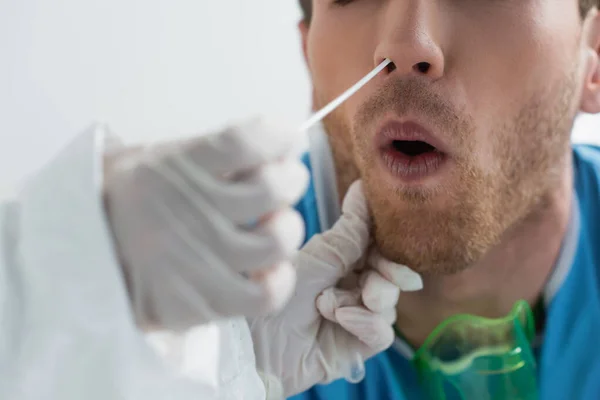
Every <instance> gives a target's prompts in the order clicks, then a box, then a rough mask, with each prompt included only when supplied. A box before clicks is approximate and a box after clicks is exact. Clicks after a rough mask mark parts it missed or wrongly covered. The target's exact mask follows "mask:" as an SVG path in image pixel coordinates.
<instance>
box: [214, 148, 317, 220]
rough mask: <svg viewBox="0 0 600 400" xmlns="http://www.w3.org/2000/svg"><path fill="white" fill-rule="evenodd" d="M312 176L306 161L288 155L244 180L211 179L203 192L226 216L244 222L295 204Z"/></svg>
mask: <svg viewBox="0 0 600 400" xmlns="http://www.w3.org/2000/svg"><path fill="white" fill-rule="evenodd" d="M309 179H310V178H309V173H308V170H307V169H306V167H305V166H304V164H302V162H301V161H299V160H296V159H292V158H288V159H285V160H282V161H280V162H275V163H269V164H266V165H264V166H262V167H260V168H259V169H258V170H256V171H254V172H252V173H251V174H249V175H248V176H246V177H245V179H244V180H243V181H238V182H222V181H217V180H212V181H211V182H209V183H208V184H207V185H206V186H205V188H204V190H203V192H204V194H205V195H206V197H207V198H209V199H210V201H211V203H212V204H213V207H215V208H216V209H217V210H218V211H219V212H220V213H221V214H223V215H224V216H225V217H226V218H227V219H229V220H231V221H232V222H233V223H235V224H240V225H243V224H248V223H251V222H253V221H257V220H258V219H260V218H261V217H263V216H265V215H267V214H270V213H272V212H275V211H277V210H279V209H281V208H284V207H289V206H291V205H293V204H296V203H297V202H298V201H299V200H300V198H301V197H302V195H303V194H304V192H305V191H306V188H307V187H308V182H309Z"/></svg>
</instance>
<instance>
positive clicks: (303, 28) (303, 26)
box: [298, 20, 316, 111]
mask: <svg viewBox="0 0 600 400" xmlns="http://www.w3.org/2000/svg"><path fill="white" fill-rule="evenodd" d="M309 29H310V26H309V25H308V23H307V22H306V21H305V20H301V21H300V22H298V30H299V31H300V37H301V39H302V54H303V55H304V62H305V63H306V67H307V68H308V72H309V74H310V59H309V57H308V30H309ZM315 96H316V94H315V90H314V88H313V90H312V108H313V111H315V107H316V99H315Z"/></svg>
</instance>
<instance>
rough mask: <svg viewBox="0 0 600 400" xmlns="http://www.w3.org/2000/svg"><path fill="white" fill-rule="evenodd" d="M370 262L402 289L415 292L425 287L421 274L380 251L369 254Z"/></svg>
mask: <svg viewBox="0 0 600 400" xmlns="http://www.w3.org/2000/svg"><path fill="white" fill-rule="evenodd" d="M369 264H370V265H371V267H372V268H374V269H375V270H377V271H378V272H379V273H380V274H381V275H382V276H383V277H384V278H385V279H387V280H388V281H390V282H392V283H393V284H394V285H396V286H398V287H399V288H400V290H401V291H404V292H415V291H418V290H421V289H423V279H422V278H421V275H419V274H418V273H416V272H415V271H413V270H411V269H410V268H408V267H407V266H405V265H401V264H396V263H394V262H392V261H389V260H387V259H385V258H383V256H381V254H380V253H379V252H378V251H375V250H374V251H372V252H371V254H370V255H369Z"/></svg>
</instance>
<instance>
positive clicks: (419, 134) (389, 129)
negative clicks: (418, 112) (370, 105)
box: [377, 119, 447, 153]
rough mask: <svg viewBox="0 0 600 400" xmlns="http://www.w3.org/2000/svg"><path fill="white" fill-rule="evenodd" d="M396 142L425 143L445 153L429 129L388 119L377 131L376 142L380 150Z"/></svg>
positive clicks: (441, 143)
mask: <svg viewBox="0 0 600 400" xmlns="http://www.w3.org/2000/svg"><path fill="white" fill-rule="evenodd" d="M396 140H402V141H414V142H416V141H420V142H425V143H427V144H429V145H431V146H433V147H435V148H436V150H438V151H439V152H441V153H446V152H447V147H446V145H445V144H444V142H442V140H440V139H439V138H438V137H436V136H435V135H434V134H433V133H432V132H431V131H430V130H429V129H427V128H425V127H424V126H423V125H421V124H420V123H418V122H415V121H411V120H406V121H400V120H397V119H388V120H386V121H385V122H384V123H383V124H382V125H381V128H380V129H379V130H378V131H377V142H378V144H379V147H380V148H383V147H387V146H389V145H390V144H392V143H393V142H394V141H396Z"/></svg>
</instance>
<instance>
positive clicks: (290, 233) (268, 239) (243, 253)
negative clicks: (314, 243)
mask: <svg viewBox="0 0 600 400" xmlns="http://www.w3.org/2000/svg"><path fill="white" fill-rule="evenodd" d="M304 235H305V230H304V220H303V219H302V216H301V215H300V214H299V213H298V212H297V211H296V210H293V209H285V210H281V211H278V212H276V213H275V214H273V215H272V216H271V217H270V218H269V219H268V220H267V221H266V222H264V223H263V224H261V225H260V226H258V227H257V228H255V229H254V230H252V231H240V230H238V231H237V232H236V233H235V240H233V239H232V238H231V237H227V236H224V237H222V238H221V239H222V242H223V243H225V244H226V243H228V242H230V243H235V244H236V247H235V249H234V251H229V252H225V254H223V258H224V259H225V260H226V261H227V263H228V264H229V265H230V266H231V267H232V268H233V269H234V270H236V271H237V272H251V271H254V270H257V269H261V268H264V267H265V266H266V265H274V264H278V263H280V262H281V261H283V260H290V259H291V258H293V256H294V255H295V254H296V253H297V251H298V248H299V247H300V246H301V244H302V241H303V240H304ZM232 250H233V249H232Z"/></svg>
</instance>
